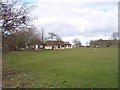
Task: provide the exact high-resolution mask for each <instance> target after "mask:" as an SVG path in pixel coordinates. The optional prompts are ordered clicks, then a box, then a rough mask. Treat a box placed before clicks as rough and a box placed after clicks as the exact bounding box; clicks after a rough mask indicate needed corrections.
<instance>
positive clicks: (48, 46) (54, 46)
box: [45, 40, 64, 49]
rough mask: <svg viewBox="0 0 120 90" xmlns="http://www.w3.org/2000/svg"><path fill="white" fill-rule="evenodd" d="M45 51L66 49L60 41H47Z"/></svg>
mask: <svg viewBox="0 0 120 90" xmlns="http://www.w3.org/2000/svg"><path fill="white" fill-rule="evenodd" d="M45 49H64V42H63V41H62V40H60V41H47V42H46V43H45Z"/></svg>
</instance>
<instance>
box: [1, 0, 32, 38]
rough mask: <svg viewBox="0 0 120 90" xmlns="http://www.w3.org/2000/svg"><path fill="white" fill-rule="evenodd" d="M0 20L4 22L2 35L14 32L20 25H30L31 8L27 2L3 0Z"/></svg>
mask: <svg viewBox="0 0 120 90" xmlns="http://www.w3.org/2000/svg"><path fill="white" fill-rule="evenodd" d="M0 6H1V11H2V12H1V13H0V21H1V24H2V35H4V36H5V35H6V34H8V33H10V34H13V33H16V32H17V31H18V30H19V27H23V26H26V25H28V22H29V20H30V19H29V16H28V14H29V12H30V8H31V7H28V6H27V5H26V4H25V3H24V4H22V5H21V4H20V3H19V2H18V1H14V0H13V1H12V0H8V1H6V2H1V3H0Z"/></svg>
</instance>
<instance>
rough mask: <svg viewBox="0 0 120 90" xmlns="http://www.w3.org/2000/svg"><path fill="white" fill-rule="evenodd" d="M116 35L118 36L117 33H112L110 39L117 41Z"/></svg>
mask: <svg viewBox="0 0 120 90" xmlns="http://www.w3.org/2000/svg"><path fill="white" fill-rule="evenodd" d="M118 34H119V33H118V32H113V33H112V39H113V40H117V39H118V36H119V35H118Z"/></svg>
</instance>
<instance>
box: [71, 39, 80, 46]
mask: <svg viewBox="0 0 120 90" xmlns="http://www.w3.org/2000/svg"><path fill="white" fill-rule="evenodd" d="M73 43H74V45H75V47H79V46H81V42H80V40H79V39H77V38H75V39H73Z"/></svg>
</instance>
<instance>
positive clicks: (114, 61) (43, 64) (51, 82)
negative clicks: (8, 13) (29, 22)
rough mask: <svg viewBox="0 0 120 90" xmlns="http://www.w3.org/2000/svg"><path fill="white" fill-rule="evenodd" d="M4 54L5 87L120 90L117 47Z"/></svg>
mask: <svg viewBox="0 0 120 90" xmlns="http://www.w3.org/2000/svg"><path fill="white" fill-rule="evenodd" d="M21 53H22V54H21V55H20V52H18V51H17V52H9V53H5V54H3V87H33V88H45V87H46V88H68V87H69V88H75V87H76V88H116V87H118V49H117V48H97V49H93V48H75V49H64V50H44V51H30V52H28V51H23V52H21Z"/></svg>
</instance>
